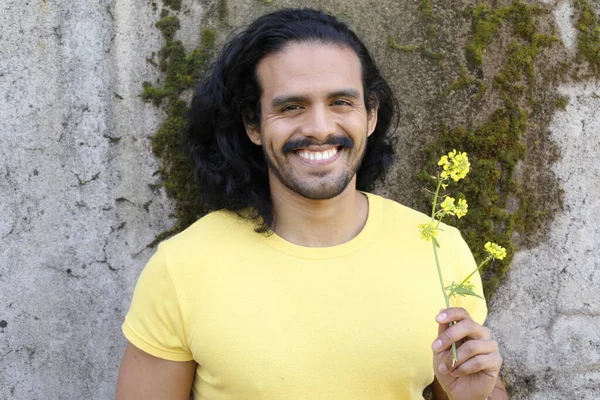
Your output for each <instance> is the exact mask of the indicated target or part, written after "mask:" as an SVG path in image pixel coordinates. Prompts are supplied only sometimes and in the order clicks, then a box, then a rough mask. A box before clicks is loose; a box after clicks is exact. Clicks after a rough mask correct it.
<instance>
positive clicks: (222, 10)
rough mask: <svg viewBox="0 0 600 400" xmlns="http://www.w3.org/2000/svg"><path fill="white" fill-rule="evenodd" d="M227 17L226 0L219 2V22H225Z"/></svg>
mask: <svg viewBox="0 0 600 400" xmlns="http://www.w3.org/2000/svg"><path fill="white" fill-rule="evenodd" d="M228 15H229V7H228V5H227V0H219V21H221V22H225V21H226V20H227V16H228Z"/></svg>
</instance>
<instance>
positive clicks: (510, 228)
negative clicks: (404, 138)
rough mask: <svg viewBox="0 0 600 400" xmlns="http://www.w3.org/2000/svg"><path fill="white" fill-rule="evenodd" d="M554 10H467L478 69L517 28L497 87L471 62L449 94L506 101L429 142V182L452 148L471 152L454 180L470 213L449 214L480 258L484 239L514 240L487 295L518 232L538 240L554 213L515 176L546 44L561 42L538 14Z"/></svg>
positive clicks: (491, 268)
mask: <svg viewBox="0 0 600 400" xmlns="http://www.w3.org/2000/svg"><path fill="white" fill-rule="evenodd" d="M546 13H547V11H546V10H545V9H542V8H540V7H538V6H530V5H527V4H525V3H523V2H522V1H521V0H513V1H512V3H511V4H510V5H509V6H505V7H499V8H491V7H490V6H488V5H487V4H478V5H476V6H475V7H472V8H468V9H467V10H466V11H465V12H464V13H463V15H466V16H468V17H469V18H470V19H471V29H472V39H471V41H470V42H469V43H468V44H467V46H466V48H465V59H466V62H467V65H469V66H470V67H471V70H475V71H479V72H478V73H479V74H481V72H482V71H481V67H482V64H483V61H484V55H485V50H486V48H487V47H488V45H489V44H490V42H491V40H492V38H493V37H494V36H496V35H497V34H498V33H499V32H500V28H501V26H503V25H504V24H508V27H510V28H512V29H511V32H512V33H511V35H512V37H513V39H512V41H510V43H509V45H508V48H507V50H506V54H505V57H504V62H503V64H502V66H501V68H500V70H499V72H497V73H496V74H495V75H494V76H493V80H492V82H493V85H492V88H491V91H492V93H489V92H490V88H488V87H487V86H486V85H485V83H484V80H483V79H480V78H475V77H473V76H470V75H469V71H466V70H464V69H463V70H461V74H460V76H459V78H458V79H457V80H455V81H454V82H453V83H451V84H450V85H448V86H446V88H445V89H444V90H443V91H442V92H441V96H443V97H444V96H447V95H449V94H450V93H452V92H455V91H458V90H461V89H468V88H475V89H477V92H476V93H477V95H476V99H477V101H479V100H480V99H482V97H483V96H484V95H485V94H486V93H487V94H488V95H489V96H496V97H499V100H500V103H501V106H500V107H498V108H496V109H495V111H493V112H491V113H490V116H489V117H488V118H487V120H485V121H484V122H482V123H480V124H479V125H476V126H474V125H473V124H472V123H468V124H467V126H466V127H465V126H459V127H455V128H442V132H441V134H440V135H439V136H438V138H437V139H436V140H434V141H433V142H432V143H430V145H429V146H427V147H426V149H425V150H424V152H425V158H426V165H425V167H424V168H423V170H422V171H421V173H420V174H419V178H418V179H419V181H420V182H421V184H426V185H428V184H429V183H430V182H429V179H430V178H429V176H430V175H431V174H432V172H434V171H435V170H436V163H437V160H438V159H439V157H440V156H441V155H443V154H445V153H447V152H448V151H450V150H452V149H457V150H460V151H466V152H467V153H469V158H470V160H471V163H472V168H471V172H470V174H469V175H468V176H467V178H466V179H464V180H463V181H460V182H459V183H457V184H454V185H451V186H450V188H451V190H452V194H453V195H454V196H457V197H464V198H466V199H467V201H468V202H469V213H468V214H467V216H466V217H464V218H462V219H460V220H457V219H449V220H448V221H447V222H448V223H450V224H452V225H455V226H457V227H458V228H459V229H461V232H462V233H463V236H464V237H465V240H466V241H467V243H468V244H469V246H470V248H471V250H472V251H473V254H474V256H475V258H476V260H483V259H485V257H486V253H485V250H484V247H483V246H484V244H485V242H487V241H493V242H496V243H498V244H500V245H502V246H504V247H506V248H507V250H508V256H507V257H506V258H505V259H504V260H502V261H498V260H495V261H494V262H492V263H491V264H488V266H486V267H485V268H484V270H483V272H482V275H483V278H484V290H485V292H486V295H487V296H491V295H492V293H493V292H494V290H495V289H496V288H497V286H498V285H499V284H500V283H501V282H502V279H503V277H504V276H505V274H506V272H507V269H508V266H509V264H510V262H511V260H512V257H513V254H514V250H515V243H514V241H513V237H514V235H515V234H517V235H521V236H524V238H523V241H522V242H525V243H530V242H532V241H533V238H534V237H535V235H536V234H537V233H538V232H539V231H540V230H543V227H544V224H547V223H548V222H549V221H550V220H551V218H552V212H551V211H550V209H549V208H546V207H545V202H543V201H539V196H537V194H536V193H535V191H533V192H532V191H530V190H525V189H524V188H523V187H522V185H521V183H520V182H519V181H518V180H517V177H516V176H515V175H516V174H515V171H516V168H517V166H518V165H519V163H520V162H522V161H523V160H524V159H525V157H526V155H527V152H526V146H525V141H524V140H523V137H524V135H525V134H526V132H527V130H528V129H529V128H530V126H529V125H530V124H529V120H530V118H531V115H532V113H533V111H534V108H535V105H536V104H537V103H538V102H539V100H538V98H537V96H538V93H537V79H536V60H537V59H538V57H539V55H540V53H541V52H542V51H543V49H547V48H549V47H551V46H553V45H554V44H556V43H558V42H559V41H558V39H557V38H556V37H554V36H552V35H547V34H541V33H540V32H539V27H538V25H539V24H538V20H537V17H538V16H542V15H544V14H546ZM504 39H505V40H506V37H504ZM553 104H554V106H555V107H557V108H558V107H561V106H562V107H564V99H563V100H562V101H560V100H558V99H557V100H556V101H555V103H553ZM548 163H549V160H548V159H541V160H539V166H538V167H539V168H542V169H543V168H547V165H548ZM452 188H454V189H452ZM430 201H431V199H430V197H429V195H428V196H425V197H424V199H423V204H424V206H423V210H427V209H428V208H429V204H430Z"/></svg>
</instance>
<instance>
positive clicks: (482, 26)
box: [465, 4, 504, 65]
mask: <svg viewBox="0 0 600 400" xmlns="http://www.w3.org/2000/svg"><path fill="white" fill-rule="evenodd" d="M503 14H504V13H503V11H501V10H497V11H492V10H490V9H489V7H488V6H487V5H486V4H479V5H477V6H475V7H474V8H473V9H471V10H470V12H469V15H470V16H471V18H472V29H473V39H472V40H471V43H469V44H468V45H467V47H466V49H465V52H466V57H467V61H468V62H469V63H470V64H471V65H481V63H482V62H483V52H484V50H485V49H486V47H487V46H488V44H489V43H490V40H491V39H492V37H493V36H494V34H495V33H496V31H498V28H499V27H500V24H501V23H502V21H503Z"/></svg>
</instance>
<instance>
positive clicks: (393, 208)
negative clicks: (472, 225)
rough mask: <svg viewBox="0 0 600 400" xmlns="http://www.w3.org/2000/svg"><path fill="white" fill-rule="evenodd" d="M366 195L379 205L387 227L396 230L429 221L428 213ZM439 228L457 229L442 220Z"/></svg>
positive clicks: (453, 230) (387, 199) (376, 196)
mask: <svg viewBox="0 0 600 400" xmlns="http://www.w3.org/2000/svg"><path fill="white" fill-rule="evenodd" d="M367 195H368V196H369V198H370V199H371V200H373V201H375V202H376V204H377V207H379V210H380V211H379V212H380V213H381V218H382V221H383V224H384V226H387V227H388V228H389V229H392V230H397V229H403V228H404V229H406V228H409V227H410V228H412V227H417V226H418V225H420V224H425V223H428V222H430V221H431V216H430V215H427V214H425V213H423V212H421V211H418V210H415V209H414V208H411V207H408V206H406V205H404V204H401V203H399V202H397V201H395V200H393V199H390V198H387V197H383V196H380V195H375V194H372V193H368V194H367ZM440 228H442V229H446V230H448V231H450V232H452V233H453V234H455V233H456V232H457V231H458V230H457V229H456V228H454V227H452V226H450V225H446V224H445V223H443V222H441V223H440ZM455 231H456V232H455Z"/></svg>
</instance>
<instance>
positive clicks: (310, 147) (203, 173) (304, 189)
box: [188, 9, 396, 231]
mask: <svg viewBox="0 0 600 400" xmlns="http://www.w3.org/2000/svg"><path fill="white" fill-rule="evenodd" d="M395 109H396V101H395V99H394V98H393V95H392V93H391V90H390V88H389V86H388V85H387V83H386V82H385V81H384V80H383V78H382V77H381V75H380V73H379V71H378V70H377V67H376V66H375V64H374V62H373V60H372V59H371V57H370V55H369V53H368V51H367V49H366V48H365V46H364V45H363V43H362V42H361V41H360V40H359V39H358V38H357V37H356V35H355V34H354V33H353V32H352V31H350V30H349V29H348V27H347V26H346V25H344V24H342V23H341V22H339V21H337V20H336V19H335V18H334V17H331V16H329V15H326V14H323V13H321V12H318V11H315V10H308V9H304V10H298V9H288V10H282V11H278V12H275V13H272V14H268V15H265V16H263V17H261V18H259V19H258V20H256V21H255V22H254V23H252V24H251V25H250V26H249V27H248V28H247V29H246V30H245V31H243V32H242V33H240V34H238V35H237V36H236V37H235V38H234V39H233V40H232V41H231V42H229V43H228V44H227V45H226V46H225V48H224V49H223V50H222V52H221V54H220V55H219V57H218V59H217V61H216V62H215V64H214V66H213V68H212V71H211V72H210V73H209V74H208V75H207V77H206V78H205V80H204V81H203V82H202V83H200V84H199V86H198V87H197V90H196V95H195V97H194V101H193V103H192V111H191V114H190V121H189V126H188V140H189V143H190V150H191V154H192V159H193V161H194V166H195V168H196V172H197V175H198V178H199V179H200V183H201V186H202V190H203V194H204V201H206V202H207V203H208V205H209V206H211V207H213V208H227V209H230V210H236V211H237V210H241V209H245V208H248V207H250V208H251V209H253V210H254V211H255V213H254V214H253V215H252V217H254V218H256V219H257V221H258V222H259V224H260V225H261V226H260V228H261V229H259V230H262V231H266V230H268V229H269V228H272V226H273V223H274V221H273V216H272V212H271V192H272V190H273V189H274V188H273V185H278V184H282V186H284V187H286V188H287V189H290V190H293V191H294V192H296V193H298V194H299V195H301V196H304V197H308V198H314V199H326V198H331V197H334V196H336V195H337V194H339V193H340V192H341V191H343V190H344V189H345V188H346V187H347V185H348V184H349V183H352V185H354V182H356V187H357V188H358V189H360V190H370V189H372V187H373V185H374V182H375V180H376V179H377V177H378V176H379V175H381V174H382V173H383V172H384V171H385V170H386V169H387V167H389V165H391V162H392V158H393V152H392V147H391V145H390V143H389V140H388V138H387V136H386V135H387V133H388V130H389V128H390V125H391V123H392V119H393V118H394V111H395ZM367 138H368V140H367ZM317 153H318V154H317ZM363 155H364V157H363ZM330 157H331V158H332V159H331V160H329V158H330ZM318 158H321V160H318ZM324 158H325V160H324Z"/></svg>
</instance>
